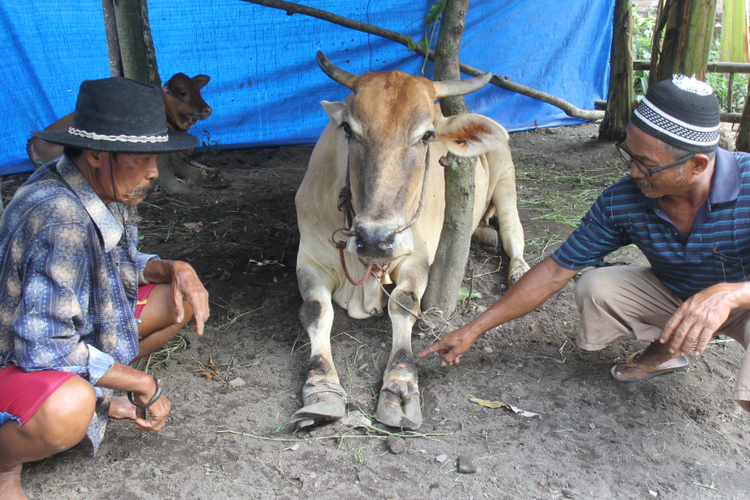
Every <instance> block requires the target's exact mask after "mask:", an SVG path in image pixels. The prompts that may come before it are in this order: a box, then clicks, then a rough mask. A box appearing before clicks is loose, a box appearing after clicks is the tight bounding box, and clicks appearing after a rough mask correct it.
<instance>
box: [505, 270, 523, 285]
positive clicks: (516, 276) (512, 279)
mask: <svg viewBox="0 0 750 500" xmlns="http://www.w3.org/2000/svg"><path fill="white" fill-rule="evenodd" d="M523 275H524V273H515V274H511V275H510V276H508V285H510V286H513V285H515V284H516V283H518V280H520V279H521V278H522V277H523Z"/></svg>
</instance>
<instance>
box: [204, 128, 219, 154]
mask: <svg viewBox="0 0 750 500" xmlns="http://www.w3.org/2000/svg"><path fill="white" fill-rule="evenodd" d="M201 146H203V158H204V159H206V160H208V159H210V158H213V157H214V156H216V155H217V154H219V151H221V143H220V142H219V141H217V140H216V139H213V138H212V137H211V133H210V132H209V131H208V130H204V131H203V139H201Z"/></svg>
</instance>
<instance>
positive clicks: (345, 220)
mask: <svg viewBox="0 0 750 500" xmlns="http://www.w3.org/2000/svg"><path fill="white" fill-rule="evenodd" d="M429 170H430V148H429V145H428V147H427V153H426V154H425V161H424V176H423V179H422V194H421V195H420V197H419V206H418V207H417V211H416V213H415V214H414V216H413V217H412V218H411V219H410V220H409V222H407V223H406V224H403V225H401V226H399V227H397V228H396V230H395V231H393V232H394V233H402V232H404V231H406V230H407V229H409V228H410V227H411V226H413V225H414V223H415V222H417V219H419V216H420V215H421V214H422V209H423V208H424V200H425V195H426V194H427V175H428V173H429ZM336 206H337V207H338V209H339V211H340V212H341V227H340V228H339V229H337V230H335V231H334V232H333V234H332V235H331V240H332V241H333V244H334V245H335V246H336V248H337V249H338V251H339V256H340V257H341V267H343V268H344V274H345V275H346V279H347V280H349V283H351V284H352V285H354V286H359V285H361V284H362V283H364V282H365V280H367V278H368V277H369V276H370V273H372V274H373V275H375V277H378V276H377V274H376V271H373V267H376V268H377V270H378V271H379V272H380V274H383V273H385V272H386V271H387V270H388V264H383V265H375V264H368V265H367V270H366V271H365V275H364V277H363V278H362V279H361V280H359V281H354V279H353V278H352V277H351V276H350V275H349V269H347V267H346V260H345V258H344V250H345V249H346V240H342V241H336V233H338V232H341V234H343V235H344V236H346V237H351V236H355V235H356V233H354V232H352V230H351V227H352V223H353V222H354V216H355V213H354V207H352V190H351V187H350V182H349V159H348V158H347V160H346V180H345V184H344V187H342V188H341V191H339V201H338V203H337V205H336ZM360 262H361V261H360ZM362 265H364V262H362Z"/></svg>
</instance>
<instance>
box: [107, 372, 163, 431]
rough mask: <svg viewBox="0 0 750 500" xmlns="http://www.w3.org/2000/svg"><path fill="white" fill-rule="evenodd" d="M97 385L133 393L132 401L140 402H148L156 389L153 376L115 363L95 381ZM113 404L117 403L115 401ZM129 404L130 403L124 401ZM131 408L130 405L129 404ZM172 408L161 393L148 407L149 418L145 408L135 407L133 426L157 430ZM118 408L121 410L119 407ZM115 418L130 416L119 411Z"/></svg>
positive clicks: (146, 429)
mask: <svg viewBox="0 0 750 500" xmlns="http://www.w3.org/2000/svg"><path fill="white" fill-rule="evenodd" d="M96 385H97V386H99V387H108V388H110V389H114V390H116V391H125V392H132V393H133V401H135V402H136V403H140V404H144V405H145V404H148V403H149V401H151V398H153V397H154V396H155V395H156V392H157V390H158V387H157V382H156V379H155V378H154V377H152V376H151V375H148V374H146V373H143V372H142V371H140V370H136V369H135V368H131V367H130V366H128V365H122V364H120V363H115V364H114V365H113V366H112V368H110V370H109V371H108V372H106V373H105V374H104V375H103V376H102V377H101V378H100V379H99V381H98V382H97V383H96ZM115 404H119V402H118V403H115ZM126 404H127V405H130V403H126ZM131 408H132V406H131ZM171 408H172V404H171V403H170V402H169V400H168V399H167V397H166V396H165V395H164V394H162V395H161V397H160V398H159V399H157V400H156V401H155V402H154V404H152V405H151V406H150V407H149V408H148V412H149V413H151V418H147V415H146V408H140V407H138V406H136V407H135V416H136V419H135V427H136V428H138V429H140V430H142V431H158V430H160V429H161V428H162V427H164V424H165V423H166V422H167V415H169V410H170V409H171ZM119 410H122V408H120V409H119ZM115 413H116V415H117V416H115V418H132V414H131V416H129V415H127V414H126V413H123V412H121V411H116V412H115Z"/></svg>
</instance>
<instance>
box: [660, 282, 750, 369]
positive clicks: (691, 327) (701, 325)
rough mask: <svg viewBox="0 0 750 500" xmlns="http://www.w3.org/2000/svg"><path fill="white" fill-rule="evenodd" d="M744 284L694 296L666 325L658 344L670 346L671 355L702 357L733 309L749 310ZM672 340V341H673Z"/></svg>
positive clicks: (719, 288) (717, 288)
mask: <svg viewBox="0 0 750 500" xmlns="http://www.w3.org/2000/svg"><path fill="white" fill-rule="evenodd" d="M746 288H747V284H745V283H720V284H718V285H714V286H711V287H709V288H706V289H705V290H703V291H701V292H699V293H697V294H695V295H693V296H692V297H690V298H689V299H688V300H686V301H685V302H684V303H683V304H682V305H681V306H680V307H679V309H677V312H675V313H674V315H673V316H672V317H671V318H670V319H669V321H667V324H666V325H664V329H663V330H662V332H661V336H660V337H659V341H660V342H661V343H662V344H666V343H667V342H669V352H670V353H673V354H674V353H678V352H679V353H680V354H681V355H682V356H687V355H688V354H690V351H691V350H693V346H695V354H696V355H700V354H703V351H705V350H706V347H707V346H708V343H709V341H710V340H711V337H713V335H714V334H715V333H716V331H717V330H718V329H719V328H721V325H723V324H724V322H726V320H727V318H728V317H729V314H730V313H731V312H732V309H736V308H739V307H747V303H746V298H745V297H744V295H745V294H746V293H747V292H744V290H745V289H746ZM670 339H671V340H670Z"/></svg>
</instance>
